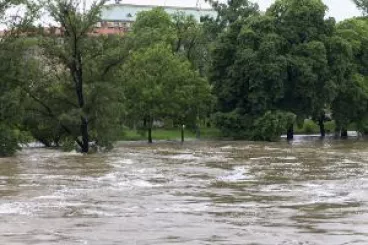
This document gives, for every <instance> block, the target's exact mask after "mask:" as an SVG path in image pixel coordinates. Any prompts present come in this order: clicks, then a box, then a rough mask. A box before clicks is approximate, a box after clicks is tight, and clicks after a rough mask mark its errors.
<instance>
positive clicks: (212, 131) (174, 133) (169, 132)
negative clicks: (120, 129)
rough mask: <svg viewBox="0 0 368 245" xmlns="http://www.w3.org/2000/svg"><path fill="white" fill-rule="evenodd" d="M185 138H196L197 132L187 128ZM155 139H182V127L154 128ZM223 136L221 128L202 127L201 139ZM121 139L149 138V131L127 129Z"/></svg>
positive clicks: (136, 139) (153, 135) (153, 136)
mask: <svg viewBox="0 0 368 245" xmlns="http://www.w3.org/2000/svg"><path fill="white" fill-rule="evenodd" d="M184 135H185V139H186V140H191V139H196V133H195V132H194V131H193V130H190V129H187V130H185V131H184ZM152 138H153V140H180V139H181V131H180V129H179V128H178V129H153V130H152ZM219 138H221V132H220V130H218V129H216V128H201V130H200V139H219ZM121 140H131V141H138V140H147V133H145V134H140V133H139V132H138V131H137V130H132V129H129V130H125V131H124V134H123V136H122V138H121Z"/></svg>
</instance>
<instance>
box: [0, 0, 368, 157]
mask: <svg viewBox="0 0 368 245" xmlns="http://www.w3.org/2000/svg"><path fill="white" fill-rule="evenodd" d="M105 3H106V2H105V0H100V1H98V2H94V4H93V5H92V6H91V8H90V9H89V10H88V11H85V10H84V7H83V6H82V5H81V3H80V2H79V1H78V0H52V1H48V2H47V4H46V5H45V4H44V5H42V6H39V5H37V4H34V3H32V4H30V3H27V2H20V1H14V0H7V1H6V2H5V3H4V4H0V8H1V10H0V15H1V17H3V18H2V19H4V18H5V15H4V13H5V12H4V11H5V10H6V9H7V8H8V7H11V6H14V5H19V4H22V6H23V7H24V8H26V9H27V10H28V11H26V14H25V16H24V17H23V18H22V19H21V20H20V21H19V20H18V21H17V22H16V23H14V24H13V25H10V26H9V23H8V28H9V29H8V32H7V35H5V36H4V37H3V38H2V39H1V42H0V52H1V55H0V59H2V60H1V62H0V64H1V65H0V83H1V90H0V104H1V107H0V156H5V155H9V154H12V153H14V152H15V151H16V150H17V149H18V146H19V143H20V142H21V140H22V137H21V136H22V135H23V134H22V132H28V133H29V134H31V135H32V137H33V138H34V139H36V140H37V141H39V142H42V143H43V144H44V145H45V146H63V147H66V148H69V147H73V146H74V145H75V144H76V145H78V146H79V148H80V150H81V151H82V152H85V153H86V152H89V151H91V148H90V146H91V142H93V145H95V146H98V147H101V148H105V149H109V148H111V147H112V143H113V142H114V141H115V140H117V139H118V138H119V136H120V135H121V132H122V126H123V125H128V124H129V125H135V126H137V127H140V128H144V129H145V130H146V131H147V134H148V141H149V142H152V135H151V131H152V127H153V123H154V121H157V120H160V121H164V120H166V119H170V120H171V121H173V122H174V124H176V125H182V124H186V125H192V126H195V125H197V124H198V122H199V121H200V120H201V119H203V118H211V119H212V121H213V122H214V124H215V125H216V126H217V127H219V128H220V129H221V131H222V132H223V133H224V135H225V136H231V137H235V138H245V139H252V140H277V139H278V138H279V137H280V135H281V134H282V133H284V132H286V131H287V133H288V137H289V138H292V137H293V127H294V125H295V124H298V123H299V124H300V123H302V122H303V121H304V119H306V118H313V119H314V120H315V121H317V122H318V123H319V125H320V128H321V134H322V135H324V121H325V120H327V118H328V116H327V115H326V113H327V112H331V113H332V116H333V119H334V120H335V121H336V124H337V130H338V131H342V132H343V135H344V134H345V132H346V130H347V126H348V125H349V124H351V123H356V125H358V127H359V129H360V131H362V132H365V131H368V128H367V129H366V125H368V124H367V122H366V121H367V119H366V118H367V109H368V108H367V106H368V104H367V100H368V87H367V84H368V83H367V82H368V81H367V72H368V71H367V62H368V22H367V18H366V17H361V18H353V19H349V20H345V21H343V22H341V23H336V22H335V20H334V19H333V18H326V16H325V14H326V10H327V9H326V6H325V5H324V4H323V3H322V2H321V0H277V1H276V2H275V3H274V4H273V5H272V6H271V7H270V8H269V9H268V10H267V11H266V12H265V13H262V12H260V11H259V9H258V6H257V5H256V4H254V3H251V2H249V1H247V0H232V1H228V3H227V4H220V3H218V2H214V1H210V3H211V4H212V5H213V7H214V9H215V10H216V11H217V12H218V16H217V18H215V19H212V18H208V17H205V18H203V20H202V22H201V23H197V21H196V20H195V19H194V18H193V17H191V16H185V15H183V14H182V13H178V14H176V15H174V16H170V15H168V14H167V13H166V12H165V11H164V10H163V9H161V8H156V9H153V10H151V11H147V12H142V13H140V14H139V15H138V16H137V20H136V22H135V23H134V25H133V29H132V32H130V33H129V34H127V35H124V36H119V35H116V36H96V35H93V32H92V30H93V28H94V26H95V24H96V23H97V22H98V21H99V14H100V10H101V7H102V6H103V5H104V4H105ZM356 3H357V5H358V6H359V7H360V8H361V9H362V10H363V11H367V8H366V6H367V2H366V1H365V0H356ZM41 10H43V11H46V12H47V13H48V15H49V16H50V17H51V18H52V19H53V22H56V23H58V25H59V26H60V27H61V30H63V33H62V34H61V35H57V33H56V32H54V31H52V30H47V31H45V29H44V28H39V27H36V26H34V24H33V23H35V21H37V19H38V13H40V11H41ZM365 13H366V12H365Z"/></svg>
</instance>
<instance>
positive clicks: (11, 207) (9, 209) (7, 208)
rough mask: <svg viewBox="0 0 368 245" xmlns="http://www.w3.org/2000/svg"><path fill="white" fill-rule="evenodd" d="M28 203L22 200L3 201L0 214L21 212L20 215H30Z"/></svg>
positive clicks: (0, 205)
mask: <svg viewBox="0 0 368 245" xmlns="http://www.w3.org/2000/svg"><path fill="white" fill-rule="evenodd" d="M29 208H30V207H28V205H27V204H25V203H20V202H12V203H3V204H0V214H20V215H30V214H31V212H30V211H29Z"/></svg>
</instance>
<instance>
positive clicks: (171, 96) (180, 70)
mask: <svg viewBox="0 0 368 245" xmlns="http://www.w3.org/2000/svg"><path fill="white" fill-rule="evenodd" d="M123 74H124V79H125V80H126V81H124V83H125V84H126V85H125V91H126V92H125V93H126V96H127V101H128V102H129V108H130V110H131V113H132V114H133V115H134V116H136V117H138V118H139V119H142V120H144V121H145V122H146V126H147V130H148V142H149V143H152V126H153V122H154V121H155V120H163V119H165V118H170V119H173V120H178V121H180V123H181V124H184V123H186V122H190V120H193V117H194V118H195V117H196V116H197V113H198V110H199V109H200V106H201V105H203V104H205V103H206V102H207V101H208V100H209V98H210V96H209V95H210V88H209V86H208V83H207V81H206V80H205V79H203V78H201V77H200V76H199V74H198V72H196V71H193V70H192V69H191V67H190V63H189V62H188V61H185V60H184V61H183V60H182V58H181V57H180V56H178V55H176V54H174V53H172V50H171V47H170V46H167V45H166V44H156V45H152V46H151V47H148V48H146V49H141V50H139V51H136V52H134V54H133V55H132V57H131V58H130V59H129V61H128V62H127V63H126V64H125V65H124V69H123Z"/></svg>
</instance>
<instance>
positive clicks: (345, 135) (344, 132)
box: [341, 128, 348, 139]
mask: <svg viewBox="0 0 368 245" xmlns="http://www.w3.org/2000/svg"><path fill="white" fill-rule="evenodd" d="M341 138H343V139H347V138H348V130H347V129H346V128H342V129H341Z"/></svg>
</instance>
